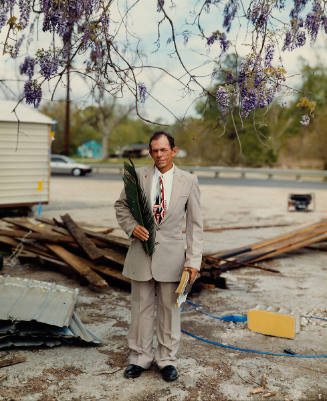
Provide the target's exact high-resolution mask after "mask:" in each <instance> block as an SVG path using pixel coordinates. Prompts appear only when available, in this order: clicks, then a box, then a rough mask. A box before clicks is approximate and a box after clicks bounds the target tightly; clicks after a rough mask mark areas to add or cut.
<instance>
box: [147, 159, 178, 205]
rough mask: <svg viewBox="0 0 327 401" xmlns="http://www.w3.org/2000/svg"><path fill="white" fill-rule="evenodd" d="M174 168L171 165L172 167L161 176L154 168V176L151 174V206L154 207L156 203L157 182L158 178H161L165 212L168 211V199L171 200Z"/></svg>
mask: <svg viewBox="0 0 327 401" xmlns="http://www.w3.org/2000/svg"><path fill="white" fill-rule="evenodd" d="M174 168H175V166H174V165H173V167H172V168H171V169H170V170H168V171H166V172H165V173H164V174H162V173H160V171H159V170H158V169H157V167H156V166H155V167H154V174H153V180H152V187H151V200H152V205H154V204H155V202H156V196H157V188H158V181H159V177H161V179H162V183H163V187H164V196H165V201H166V205H167V207H166V210H168V207H169V202H170V198H171V191H172V188H173V176H174Z"/></svg>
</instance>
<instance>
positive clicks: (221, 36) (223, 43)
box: [207, 31, 229, 52]
mask: <svg viewBox="0 0 327 401" xmlns="http://www.w3.org/2000/svg"><path fill="white" fill-rule="evenodd" d="M216 40H218V41H219V44H220V47H221V49H222V51H223V52H225V51H226V50H227V49H228V47H229V41H228V40H227V37H226V34H225V33H224V32H222V33H221V32H219V31H216V32H213V33H212V35H211V36H209V37H208V38H207V45H209V46H210V45H212V44H214V43H215V42H216Z"/></svg>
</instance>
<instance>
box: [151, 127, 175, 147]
mask: <svg viewBox="0 0 327 401" xmlns="http://www.w3.org/2000/svg"><path fill="white" fill-rule="evenodd" d="M161 136H165V137H166V138H167V139H168V142H169V145H170V147H171V149H173V148H174V147H175V139H174V137H173V136H171V135H170V134H168V133H167V132H165V131H156V132H154V133H153V134H152V136H151V138H150V140H149V149H150V150H151V142H152V141H154V140H156V139H159V138H160V137H161Z"/></svg>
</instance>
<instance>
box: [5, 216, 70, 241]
mask: <svg viewBox="0 0 327 401" xmlns="http://www.w3.org/2000/svg"><path fill="white" fill-rule="evenodd" d="M2 220H4V221H6V222H7V223H10V224H12V225H14V226H17V227H21V228H24V229H26V230H30V231H32V233H31V235H32V234H33V233H39V234H40V237H39V239H40V238H42V240H45V241H46V240H49V241H52V239H53V242H74V239H73V238H72V237H71V236H69V237H68V236H63V235H61V236H60V235H59V234H56V233H54V232H53V231H52V230H49V229H47V228H44V227H40V226H38V225H36V224H33V223H31V222H30V221H28V220H27V219H16V218H12V217H5V218H3V219H2ZM25 235H26V232H25ZM35 237H36V238H37V236H35ZM30 238H32V236H31V237H30Z"/></svg>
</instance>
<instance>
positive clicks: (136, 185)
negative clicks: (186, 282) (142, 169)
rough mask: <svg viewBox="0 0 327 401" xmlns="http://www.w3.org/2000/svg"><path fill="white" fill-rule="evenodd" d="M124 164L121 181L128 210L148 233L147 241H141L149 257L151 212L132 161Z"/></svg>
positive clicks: (150, 250)
mask: <svg viewBox="0 0 327 401" xmlns="http://www.w3.org/2000/svg"><path fill="white" fill-rule="evenodd" d="M129 162H130V164H128V163H127V162H124V175H123V181H124V186H125V193H126V199H127V205H128V208H129V210H130V212H131V214H132V216H133V217H134V219H135V220H136V221H137V222H138V223H139V224H140V225H141V226H143V227H145V228H146V229H147V230H148V231H149V239H148V240H147V241H143V242H142V245H143V249H144V251H145V253H146V254H147V255H149V256H151V255H152V254H153V252H154V241H155V226H154V218H153V213H152V210H151V208H150V206H149V204H148V201H147V199H146V196H145V193H144V190H143V188H142V187H141V185H140V182H139V178H138V176H137V174H136V171H135V166H134V163H133V162H132V160H130V159H129Z"/></svg>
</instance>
